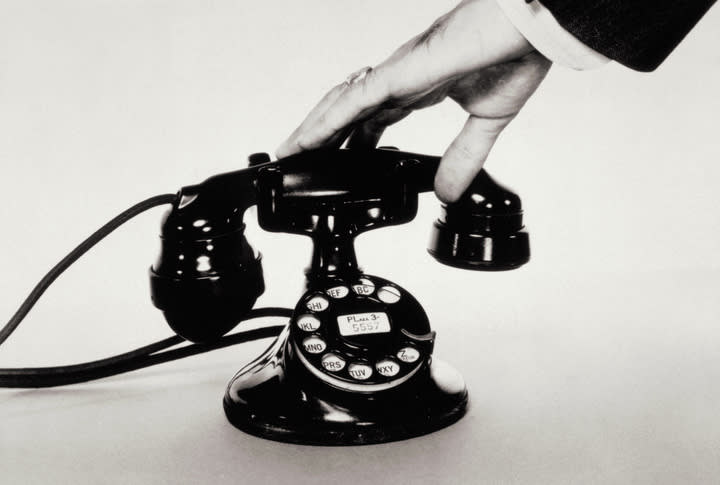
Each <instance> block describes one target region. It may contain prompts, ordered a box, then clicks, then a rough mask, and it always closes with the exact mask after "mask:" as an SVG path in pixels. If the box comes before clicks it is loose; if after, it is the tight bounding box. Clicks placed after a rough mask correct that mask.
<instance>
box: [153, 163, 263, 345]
mask: <svg viewBox="0 0 720 485" xmlns="http://www.w3.org/2000/svg"><path fill="white" fill-rule="evenodd" d="M253 174H254V171H252V170H251V169H246V170H240V171H238V172H233V173H230V174H224V175H219V176H215V177H212V178H210V179H208V180H206V181H205V182H203V183H201V184H198V185H194V186H189V187H185V188H183V189H182V190H181V191H180V197H179V198H178V202H177V203H175V204H174V205H173V207H172V209H171V210H170V211H169V212H168V213H167V214H166V215H165V218H164V221H163V223H162V229H161V236H160V242H161V249H160V254H159V256H158V258H157V260H156V262H155V263H154V264H153V265H152V267H151V268H150V289H151V295H152V301H153V304H154V305H155V306H156V307H157V308H159V309H160V310H162V311H163V314H164V316H165V319H166V320H167V322H168V324H169V325H170V327H171V328H172V329H173V330H174V331H175V332H176V333H177V334H178V335H180V336H181V337H183V338H185V339H187V340H190V341H193V342H210V341H213V340H216V339H218V338H220V337H222V336H223V335H224V334H225V333H227V332H229V331H230V330H231V329H232V328H233V327H235V325H237V323H238V322H239V321H240V320H241V319H242V318H243V317H244V316H245V315H246V314H247V313H248V312H249V311H250V310H251V309H252V307H253V305H254V304H255V301H256V300H257V298H258V297H259V296H260V295H261V294H262V293H263V292H264V291H265V284H264V279H263V271H262V264H261V255H260V254H259V253H257V252H256V251H255V250H254V249H253V248H252V247H251V246H250V244H249V242H248V241H247V239H246V237H245V224H244V223H243V214H244V212H245V210H246V209H247V208H248V207H249V206H251V205H253V204H254V203H255V192H254V189H253V181H254V176H253Z"/></svg>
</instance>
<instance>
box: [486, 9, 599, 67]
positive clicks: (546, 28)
mask: <svg viewBox="0 0 720 485" xmlns="http://www.w3.org/2000/svg"><path fill="white" fill-rule="evenodd" d="M496 1H497V3H498V5H499V6H500V8H502V10H503V11H504V12H505V15H507V17H508V19H509V20H510V22H512V24H513V25H514V26H515V28H516V29H518V30H519V31H520V33H521V34H522V35H523V36H524V37H525V38H526V39H527V41H528V42H529V43H530V44H532V46H533V47H535V49H537V50H538V52H540V53H541V54H542V55H544V56H545V57H547V58H548V59H550V60H551V61H553V62H554V63H557V64H560V65H562V66H565V67H569V68H572V69H577V70H581V71H583V70H587V69H594V68H597V67H600V66H603V65H605V64H607V63H608V62H610V59H608V58H607V57H605V56H604V55H602V54H600V53H599V52H597V51H595V50H593V49H591V48H590V47H588V46H586V45H585V44H583V43H582V42H580V41H579V40H577V39H576V38H575V37H574V36H573V35H572V34H571V33H569V32H568V31H567V30H565V29H564V28H563V27H562V26H561V25H560V24H559V23H558V21H557V20H555V17H554V16H553V14H552V13H551V12H550V11H549V10H548V9H546V8H545V7H543V6H542V5H541V4H540V2H538V1H534V2H531V3H525V0H496Z"/></svg>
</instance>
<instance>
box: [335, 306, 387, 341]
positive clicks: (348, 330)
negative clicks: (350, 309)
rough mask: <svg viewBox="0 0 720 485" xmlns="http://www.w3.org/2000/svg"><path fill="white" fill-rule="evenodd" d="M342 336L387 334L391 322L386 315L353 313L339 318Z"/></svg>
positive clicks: (380, 313) (381, 313) (379, 313)
mask: <svg viewBox="0 0 720 485" xmlns="http://www.w3.org/2000/svg"><path fill="white" fill-rule="evenodd" d="M337 322H338V328H339V329H340V335H342V336H343V337H348V336H352V335H365V334H370V333H387V332H389V331H390V320H389V319H388V316H387V314H386V313H383V312H370V313H353V314H350V315H340V316H339V317H337Z"/></svg>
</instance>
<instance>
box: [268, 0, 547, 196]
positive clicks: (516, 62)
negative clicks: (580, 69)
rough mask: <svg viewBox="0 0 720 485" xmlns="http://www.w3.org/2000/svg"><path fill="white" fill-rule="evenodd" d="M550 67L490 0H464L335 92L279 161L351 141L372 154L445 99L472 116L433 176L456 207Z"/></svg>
mask: <svg viewBox="0 0 720 485" xmlns="http://www.w3.org/2000/svg"><path fill="white" fill-rule="evenodd" d="M550 64H551V63H550V61H548V60H547V59H546V58H545V57H543V56H542V55H541V54H539V53H537V52H536V51H535V50H534V49H533V48H532V46H531V45H530V44H529V43H528V42H527V41H526V40H525V38H524V37H523V36H522V35H521V34H520V33H519V32H518V31H517V30H516V29H515V27H514V26H513V25H512V24H511V23H510V22H509V20H507V18H506V17H505V15H504V13H503V12H502V11H501V10H500V8H499V7H498V6H497V4H496V3H495V0H464V1H463V2H461V3H460V4H459V5H458V6H457V7H455V9H453V10H452V11H450V12H449V13H447V14H446V15H444V16H442V17H440V18H439V19H438V20H436V21H435V23H433V25H432V26H430V28H429V29H427V30H426V31H425V32H423V33H422V34H420V35H418V36H416V37H414V38H413V39H411V40H410V41H409V42H407V43H405V44H404V45H402V46H401V47H400V48H399V49H398V50H397V51H395V52H394V53H393V54H392V55H391V56H390V57H389V58H388V59H386V60H385V61H383V62H382V63H381V64H379V65H378V66H376V67H375V68H373V69H372V70H365V71H363V72H365V75H364V76H360V77H359V78H358V79H356V80H355V81H353V82H349V81H346V82H343V83H341V84H339V85H337V86H335V87H334V88H332V89H331V90H330V91H329V92H328V93H327V94H326V95H325V97H323V98H322V100H320V102H319V103H318V104H317V105H316V106H315V108H313V109H312V111H311V112H310V113H309V114H308V116H307V117H306V118H305V120H304V121H303V122H302V123H301V124H300V126H299V127H298V128H297V129H296V130H295V131H294V132H293V133H292V134H291V135H290V137H289V138H288V139H287V140H286V141H285V142H283V144H282V145H280V147H279V148H278V149H277V152H276V154H277V156H278V158H282V157H286V156H289V155H292V154H294V153H298V152H300V151H303V150H310V149H314V148H319V147H323V146H338V147H339V146H340V145H342V143H343V142H344V141H345V139H346V138H348V135H350V138H349V140H348V146H350V147H374V146H375V145H376V144H377V142H378V141H379V139H380V136H381V135H382V132H383V131H384V130H385V128H386V127H387V126H389V125H391V124H393V123H396V122H397V121H400V120H401V119H403V118H405V117H406V116H407V115H408V114H410V113H411V112H412V111H414V110H417V109H421V108H425V107H428V106H431V105H434V104H437V103H439V102H440V101H442V100H443V99H445V98H446V97H449V98H450V99H452V100H454V101H455V102H457V103H458V104H459V105H460V106H461V107H462V108H463V109H464V110H465V111H466V112H467V113H468V114H469V116H468V119H467V121H466V123H465V126H464V127H463V129H462V130H461V132H460V134H459V135H458V136H457V137H456V138H455V140H454V141H453V142H452V143H451V145H450V146H449V147H448V149H447V150H446V151H445V154H444V155H443V157H442V161H441V163H440V166H439V168H438V171H437V174H436V176H435V192H436V193H437V196H438V197H439V198H440V199H441V200H442V201H444V202H453V201H455V200H457V199H458V198H459V197H460V196H461V195H462V193H463V192H464V191H465V189H466V188H467V187H468V185H469V184H470V182H471V181H472V180H473V178H475V175H477V173H478V172H479V171H480V169H481V168H482V165H483V163H484V162H485V159H486V158H487V156H488V153H489V152H490V149H491V148H492V146H493V144H494V143H495V140H496V139H497V137H498V135H499V134H500V132H501V131H502V130H503V129H504V128H505V126H507V124H508V123H509V122H510V121H511V120H512V119H513V118H515V116H516V115H517V114H518V112H519V111H520V109H521V108H522V107H523V105H524V104H525V102H526V101H527V100H528V98H529V97H530V96H531V95H532V93H533V92H534V91H535V89H536V88H537V87H538V85H539V84H540V82H541V81H542V80H543V78H544V77H545V74H546V73H547V71H548V69H549V68H550ZM351 78H352V76H351Z"/></svg>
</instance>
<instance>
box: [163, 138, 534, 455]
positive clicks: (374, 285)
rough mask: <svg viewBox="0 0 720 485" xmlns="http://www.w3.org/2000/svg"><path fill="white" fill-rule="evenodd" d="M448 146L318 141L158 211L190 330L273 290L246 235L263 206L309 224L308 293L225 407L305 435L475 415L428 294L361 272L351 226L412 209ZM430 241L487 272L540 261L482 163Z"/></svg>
mask: <svg viewBox="0 0 720 485" xmlns="http://www.w3.org/2000/svg"><path fill="white" fill-rule="evenodd" d="M438 163H439V158H438V157H433V156H428V155H422V154H415V153H408V152H402V151H399V150H397V149H392V148H381V149H373V150H354V149H341V150H319V151H314V152H307V153H302V154H298V155H294V156H291V157H288V158H285V159H282V160H279V161H275V162H272V161H270V157H269V156H267V155H266V154H255V155H253V156H251V157H250V166H249V167H248V168H247V169H244V170H239V171H236V172H231V173H227V174H221V175H217V176H214V177H211V178H209V179H207V180H206V181H205V182H203V183H201V184H198V185H193V186H188V187H184V188H183V189H181V191H180V193H179V197H178V199H177V201H176V203H175V204H174V205H173V208H172V209H171V210H170V211H169V212H168V213H167V214H166V216H165V220H164V222H163V225H162V234H161V252H160V255H159V257H158V259H157V261H156V262H155V263H154V264H153V266H152V268H151V271H150V279H151V291H152V298H153V302H154V304H155V305H156V306H157V307H158V308H159V309H161V310H162V311H163V312H164V314H165V317H166V319H167V321H168V323H169V324H170V326H171V327H172V328H173V329H174V330H175V331H176V332H177V333H178V334H180V335H181V336H183V337H185V338H186V339H188V340H192V341H196V342H209V341H212V340H214V339H217V338H219V337H220V336H222V335H223V334H225V333H226V332H228V331H229V330H230V329H231V328H232V327H233V326H234V325H235V324H236V323H237V322H238V321H239V320H240V319H241V318H242V317H243V316H244V315H245V314H247V312H248V311H250V309H251V308H252V307H253V305H254V304H255V301H256V300H257V298H258V297H259V296H260V295H261V294H262V292H263V291H264V283H263V274H262V266H261V256H260V255H259V253H257V252H256V251H255V250H254V249H253V248H252V247H251V246H250V244H249V243H248V241H247V239H246V238H245V235H244V228H245V225H244V223H243V215H244V212H245V210H246V209H247V208H249V207H251V206H253V205H257V214H258V222H259V225H260V227H261V228H263V229H265V230H267V231H274V232H288V233H293V234H302V235H306V236H309V237H310V238H312V241H313V254H312V260H311V263H310V266H309V267H308V269H307V270H306V286H307V291H306V292H305V294H304V295H302V296H301V298H300V300H299V302H298V304H297V306H296V307H295V310H294V312H293V315H292V318H291V320H290V322H289V324H288V326H287V327H286V328H285V330H284V331H283V332H282V333H281V335H280V336H279V337H278V339H277V340H276V341H275V343H274V344H273V345H271V346H270V348H269V349H268V350H267V351H266V352H265V353H264V354H263V355H262V356H260V357H259V358H258V359H257V360H256V361H254V362H252V363H251V364H249V365H247V366H246V367H245V368H243V369H242V370H240V371H239V372H238V373H237V374H236V375H235V377H234V378H233V379H232V381H231V382H230V384H229V385H228V388H227V392H226V395H225V399H224V407H225V412H226V415H227V417H228V419H229V420H230V421H231V422H232V423H233V424H234V425H235V426H237V427H238V428H240V429H242V430H244V431H247V432H249V433H252V434H255V435H258V436H262V437H265V438H270V439H275V440H280V441H289V442H296V443H305V444H331V445H345V444H365V443H378V442H386V441H393V440H399V439H404V438H409V437H412V436H417V435H421V434H425V433H429V432H431V431H434V430H436V429H439V428H442V427H444V426H447V425H449V424H451V423H453V422H455V421H457V420H458V419H460V418H461V417H462V416H463V414H464V413H465V409H466V406H467V390H466V388H465V384H464V382H463V379H462V377H461V376H460V375H459V374H458V373H457V372H456V371H454V370H453V369H452V368H450V367H449V366H447V365H446V364H443V363H442V362H440V361H438V360H437V359H434V358H433V357H432V350H433V344H434V341H435V333H434V332H433V331H432V330H431V327H430V322H429V320H428V317H427V315H426V314H425V311H424V310H423V308H422V306H421V305H420V303H418V301H417V300H416V299H415V298H414V297H413V296H412V295H411V294H410V293H409V292H407V291H406V290H404V289H403V288H402V287H400V286H399V285H397V284H395V283H393V282H390V281H388V280H385V279H383V278H380V277H377V276H371V275H368V274H365V273H364V272H363V271H362V270H361V269H360V268H359V266H358V263H357V258H356V255H355V250H354V246H353V242H354V238H355V237H356V236H357V235H358V234H360V233H362V232H365V231H368V230H372V229H376V228H380V227H384V226H388V225H395V224H402V223H406V222H409V221H411V220H412V219H413V218H414V217H415V215H416V213H417V207H418V194H419V193H420V192H426V191H430V190H432V184H433V179H434V175H435V172H436V170H437V167H438ZM428 251H429V252H430V254H431V255H432V256H433V257H435V259H437V260H438V261H440V262H442V263H444V264H447V265H450V266H455V267H460V268H465V269H475V270H507V269H513V268H516V267H518V266H520V265H522V264H524V263H526V262H527V261H528V260H529V255H530V253H529V243H528V235H527V233H526V232H525V231H524V228H523V221H522V208H521V204H520V199H519V197H518V196H517V195H516V194H514V193H513V192H511V191H509V190H508V189H506V188H504V187H502V186H501V185H499V184H497V183H496V182H495V181H493V180H492V179H491V178H490V177H489V175H487V173H486V172H485V171H482V172H481V173H480V174H479V175H478V176H477V177H476V179H475V180H474V181H473V183H472V184H471V186H470V187H469V188H468V190H467V191H466V193H465V194H464V195H463V196H462V197H461V198H460V199H459V200H458V201H457V202H455V203H452V204H447V205H444V206H443V208H442V215H441V217H440V218H439V219H438V220H437V221H436V222H435V223H434V224H433V229H432V234H431V239H430V245H429V248H428Z"/></svg>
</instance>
